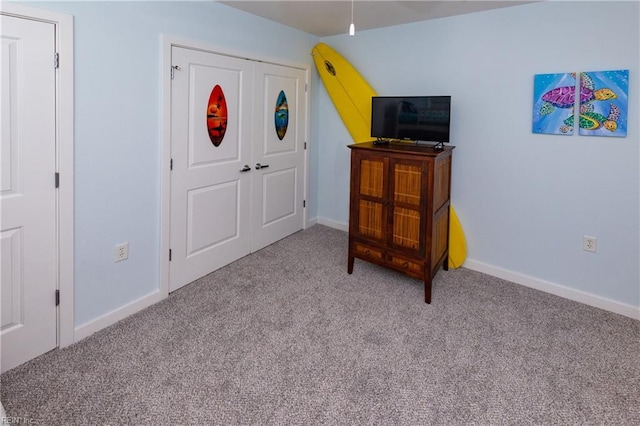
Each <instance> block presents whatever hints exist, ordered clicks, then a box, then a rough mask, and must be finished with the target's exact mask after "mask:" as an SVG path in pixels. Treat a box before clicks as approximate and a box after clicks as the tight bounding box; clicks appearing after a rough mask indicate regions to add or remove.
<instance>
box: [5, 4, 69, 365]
mask: <svg viewBox="0 0 640 426" xmlns="http://www.w3.org/2000/svg"><path fill="white" fill-rule="evenodd" d="M0 19H1V25H0V27H1V28H2V53H1V55H2V57H1V60H0V64H1V67H2V69H1V73H0V74H1V76H2V77H1V78H2V86H1V87H2V114H1V115H2V141H1V146H2V147H1V150H0V152H1V155H2V157H1V158H0V167H1V168H2V173H1V179H2V182H1V184H0V188H1V189H2V191H1V193H0V204H1V206H2V211H1V213H0V217H1V230H0V243H1V244H0V250H1V251H0V258H1V260H0V264H1V268H2V272H1V279H2V284H1V289H0V291H1V294H0V296H1V297H0V299H1V309H2V324H1V328H0V330H1V331H0V334H1V339H2V343H1V346H2V354H1V357H2V365H1V369H2V371H6V370H8V369H11V368H13V367H15V366H17V365H19V364H22V363H23V362H25V361H28V360H29V359H32V358H34V357H36V356H38V355H41V354H43V353H44V352H47V351H49V350H51V349H53V348H55V347H56V345H57V330H56V328H57V317H56V314H57V308H56V306H55V291H56V288H57V285H58V284H57V273H58V269H57V239H56V221H57V217H56V214H57V212H56V190H55V184H54V176H55V172H56V139H55V134H56V126H55V112H56V101H55V96H56V95H55V90H56V88H55V69H54V67H53V55H54V52H55V26H54V25H53V24H51V23H45V22H40V21H33V20H29V19H22V18H16V17H9V16H4V15H3V16H2V17H1V18H0Z"/></svg>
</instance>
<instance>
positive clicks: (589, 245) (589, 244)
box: [582, 235, 598, 253]
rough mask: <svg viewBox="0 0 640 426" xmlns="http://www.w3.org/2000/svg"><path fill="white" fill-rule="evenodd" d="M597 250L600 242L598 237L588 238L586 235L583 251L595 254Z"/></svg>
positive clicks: (583, 241)
mask: <svg viewBox="0 0 640 426" xmlns="http://www.w3.org/2000/svg"><path fill="white" fill-rule="evenodd" d="M597 248H598V240H596V237H588V236H586V235H585V236H584V238H583V240H582V250H584V251H590V252H592V253H595V252H596V249H597Z"/></svg>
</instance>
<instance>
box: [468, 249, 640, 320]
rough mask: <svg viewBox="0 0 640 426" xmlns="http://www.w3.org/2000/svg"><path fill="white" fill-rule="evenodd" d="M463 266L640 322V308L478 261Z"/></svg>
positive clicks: (471, 261)
mask: <svg viewBox="0 0 640 426" xmlns="http://www.w3.org/2000/svg"><path fill="white" fill-rule="evenodd" d="M462 266H463V267H465V268H469V269H472V270H474V271H478V272H482V273H485V274H487V275H492V276H494V277H498V278H502V279H504V280H507V281H511V282H513V283H516V284H520V285H523V286H525V287H530V288H534V289H536V290H540V291H544V292H545V293H551V294H554V295H556V296H560V297H564V298H565V299H569V300H573V301H575V302H580V303H584V304H585V305H589V306H593V307H596V308H600V309H604V310H605V311H609V312H613V313H616V314H620V315H624V316H626V317H629V318H633V319H636V320H640V308H639V307H637V306H633V305H628V304H626V303H622V302H618V301H615V300H611V299H607V298H604V297H601V296H597V295H595V294H591V293H587V292H585V291H581V290H576V289H573V288H570V287H566V286H563V285H560V284H556V283H552V282H550V281H545V280H542V279H540V278H535V277H531V276H529V275H525V274H521V273H519V272H513V271H509V270H507V269H503V268H499V267H497V266H493V265H489V264H486V263H483V262H478V261H477V260H472V259H467V260H466V261H465V262H464V264H463V265H462Z"/></svg>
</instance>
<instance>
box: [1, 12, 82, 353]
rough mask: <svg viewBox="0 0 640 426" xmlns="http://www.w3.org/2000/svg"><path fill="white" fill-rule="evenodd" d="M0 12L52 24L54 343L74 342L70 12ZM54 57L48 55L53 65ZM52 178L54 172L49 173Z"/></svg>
mask: <svg viewBox="0 0 640 426" xmlns="http://www.w3.org/2000/svg"><path fill="white" fill-rule="evenodd" d="M0 13H1V14H3V15H8V16H14V17H17V18H22V19H30V20H35V21H41V22H47V23H51V24H53V25H54V27H55V40H56V46H55V48H56V52H57V53H58V55H59V66H58V72H57V73H56V80H55V85H56V121H55V123H56V171H57V172H58V173H59V174H60V179H59V187H58V190H57V191H56V210H57V217H56V235H57V258H58V268H57V269H58V274H57V275H58V276H57V288H58V290H60V305H59V306H58V324H57V345H58V347H65V346H69V345H71V344H72V343H74V342H75V324H74V310H75V306H74V288H75V284H74V216H73V204H74V163H73V161H74V156H73V149H74V148H73V147H74V128H73V119H74V101H73V96H74V71H73V69H74V56H73V53H74V46H73V15H68V14H64V13H59V12H52V11H49V10H44V9H38V8H34V7H30V6H23V5H21V4H16V3H6V2H2V4H1V5H0ZM53 61H54V59H53V58H51V63H52V66H53ZM51 178H52V180H53V176H52V177H51Z"/></svg>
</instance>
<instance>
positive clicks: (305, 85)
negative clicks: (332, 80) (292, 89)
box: [304, 83, 307, 92]
mask: <svg viewBox="0 0 640 426" xmlns="http://www.w3.org/2000/svg"><path fill="white" fill-rule="evenodd" d="M304 91H305V92H306V91H307V83H305V84H304Z"/></svg>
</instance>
